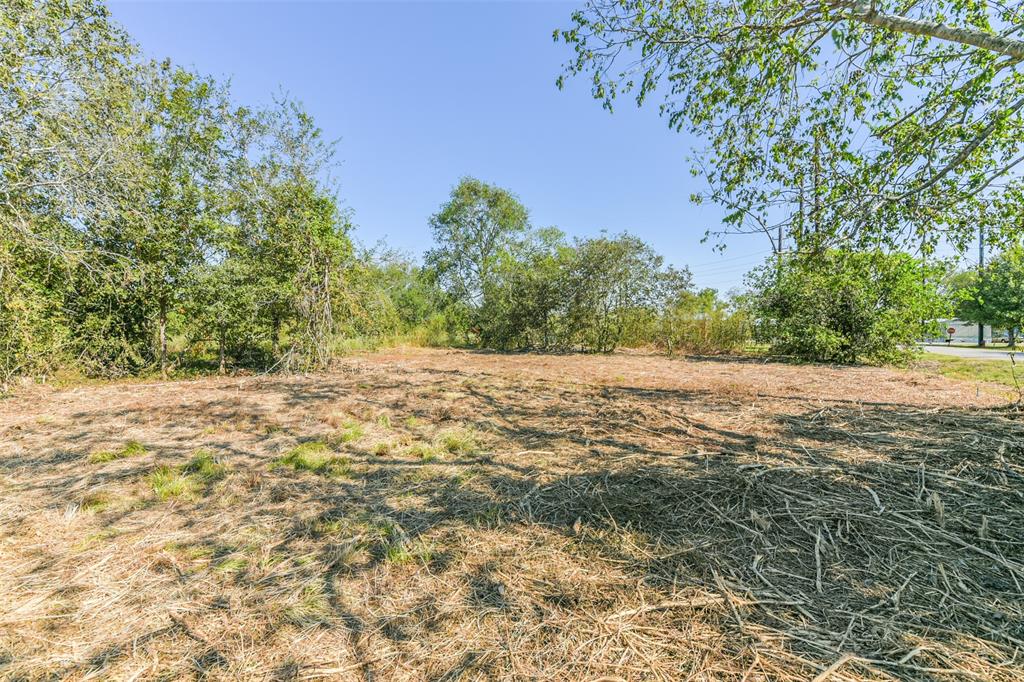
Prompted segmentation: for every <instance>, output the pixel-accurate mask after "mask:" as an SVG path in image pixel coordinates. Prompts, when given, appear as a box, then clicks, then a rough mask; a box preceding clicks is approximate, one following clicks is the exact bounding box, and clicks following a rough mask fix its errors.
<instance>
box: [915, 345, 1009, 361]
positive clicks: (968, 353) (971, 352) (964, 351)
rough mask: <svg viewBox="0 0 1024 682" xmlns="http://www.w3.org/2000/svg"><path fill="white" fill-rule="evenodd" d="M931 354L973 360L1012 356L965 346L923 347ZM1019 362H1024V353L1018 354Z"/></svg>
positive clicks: (1006, 353) (1005, 358)
mask: <svg viewBox="0 0 1024 682" xmlns="http://www.w3.org/2000/svg"><path fill="white" fill-rule="evenodd" d="M921 348H923V349H924V350H925V351H927V352H929V353H938V354H940V355H954V356H956V357H958V358H971V359H973V360H1009V359H1010V354H1009V353H1008V352H1006V351H1003V350H994V349H993V350H986V349H984V348H970V347H964V346H946V345H945V344H943V345H941V346H933V345H931V344H929V345H923V344H922V345H921ZM1017 361H1018V362H1024V353H1018V354H1017Z"/></svg>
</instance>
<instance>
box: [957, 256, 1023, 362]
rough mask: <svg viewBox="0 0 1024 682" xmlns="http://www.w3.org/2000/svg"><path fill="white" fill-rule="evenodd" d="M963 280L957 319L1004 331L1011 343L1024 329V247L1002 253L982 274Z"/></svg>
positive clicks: (969, 274) (969, 273)
mask: <svg viewBox="0 0 1024 682" xmlns="http://www.w3.org/2000/svg"><path fill="white" fill-rule="evenodd" d="M964 274H965V275H966V277H961V278H960V282H959V283H960V285H961V286H960V287H959V291H957V292H956V293H957V299H958V300H957V316H958V317H960V318H961V319H964V320H969V321H971V322H975V323H979V324H987V325H992V326H993V327H997V328H1000V329H1005V330H1007V332H1008V333H1009V335H1010V342H1011V344H1015V343H1016V332H1017V330H1019V329H1024V246H1021V245H1020V244H1017V245H1014V246H1011V247H1009V248H1007V249H1005V250H1003V251H1002V252H1001V253H1000V254H998V255H997V256H996V257H995V258H993V259H992V261H991V262H990V263H989V264H988V265H987V266H986V267H985V268H984V269H982V270H981V271H980V272H979V271H977V270H972V271H970V272H968V273H964Z"/></svg>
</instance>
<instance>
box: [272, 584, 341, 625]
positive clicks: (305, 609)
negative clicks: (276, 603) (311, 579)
mask: <svg viewBox="0 0 1024 682" xmlns="http://www.w3.org/2000/svg"><path fill="white" fill-rule="evenodd" d="M331 615H332V609H331V603H330V601H329V600H328V599H327V595H326V594H324V591H323V589H322V588H321V587H319V586H318V585H307V586H306V587H304V588H302V591H301V592H300V593H299V595H298V597H297V599H296V600H295V602H294V603H293V604H292V605H291V606H289V607H288V608H286V609H285V610H284V617H285V619H287V620H288V622H290V623H291V624H292V625H294V626H296V627H300V628H308V627H313V626H316V625H326V624H327V623H329V622H330V619H331Z"/></svg>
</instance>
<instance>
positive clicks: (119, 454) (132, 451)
mask: <svg viewBox="0 0 1024 682" xmlns="http://www.w3.org/2000/svg"><path fill="white" fill-rule="evenodd" d="M144 454H146V446H145V445H143V444H142V443H140V442H139V441H137V440H130V441H128V442H127V443H125V444H124V445H123V446H121V448H120V449H118V450H100V451H97V452H94V453H92V454H91V455H89V461H90V462H92V463H93V464H102V463H104V462H112V461H114V460H115V459H125V458H126V457H139V456H141V455H144Z"/></svg>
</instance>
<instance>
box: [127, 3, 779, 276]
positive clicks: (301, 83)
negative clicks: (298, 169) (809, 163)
mask: <svg viewBox="0 0 1024 682" xmlns="http://www.w3.org/2000/svg"><path fill="white" fill-rule="evenodd" d="M576 5H577V3H572V2H536V1H534V2H484V1H479V2H423V1H421V2H412V3H400V2H310V3H294V2H197V1H193V2H162V1H160V2H157V1H152V0H148V1H145V2H142V1H135V2H117V1H115V2H111V3H110V7H111V10H112V12H113V14H114V16H115V18H116V19H117V20H118V21H120V23H121V24H122V25H123V26H124V27H125V28H126V29H127V30H128V32H129V33H131V34H132V36H133V37H134V38H135V39H136V40H137V41H138V42H139V43H140V44H141V46H142V49H143V51H144V52H145V53H146V54H147V55H148V56H150V57H155V58H161V59H162V58H165V57H170V58H171V59H172V60H174V61H175V62H177V63H179V64H182V65H185V66H190V67H194V68H195V69H197V70H199V71H201V72H203V73H207V74H210V75H213V76H216V77H220V78H230V80H231V83H232V87H231V90H232V96H233V97H234V98H235V100H237V101H238V102H239V103H246V104H260V103H267V102H268V101H270V99H271V96H272V95H273V94H274V93H276V92H279V91H282V90H283V91H285V92H287V93H289V94H290V95H291V96H293V97H295V98H296V99H299V100H301V101H302V102H303V104H304V105H305V106H306V108H307V109H308V110H309V112H310V113H311V114H312V115H313V116H314V117H315V118H316V120H317V122H318V124H319V125H320V126H321V127H322V128H323V129H324V131H325V133H326V134H327V136H328V137H329V138H340V145H339V155H338V156H339V159H340V160H341V165H340V168H339V169H338V171H337V172H336V177H337V178H338V179H339V180H340V185H341V197H342V199H343V201H344V203H345V204H346V205H347V206H348V207H349V208H350V209H351V210H352V211H353V213H354V222H355V224H356V226H357V228H356V232H355V236H356V238H357V239H358V240H359V241H360V242H361V243H363V244H367V245H369V244H372V243H374V242H376V241H378V240H381V239H383V240H386V241H387V242H388V244H389V245H391V246H394V247H396V248H399V249H401V250H402V251H405V252H407V253H409V254H411V255H414V256H419V255H420V254H421V253H422V252H423V251H424V250H425V249H427V248H429V246H430V233H429V229H428V227H427V219H428V217H429V216H430V214H431V213H433V212H435V211H436V210H437V208H438V206H439V205H440V204H441V203H442V202H443V201H444V200H445V198H446V197H447V195H448V192H449V190H450V189H451V187H452V185H453V184H455V182H457V180H458V178H459V177H461V176H463V175H473V176H476V177H478V178H480V179H482V180H485V181H487V182H491V183H495V184H498V185H501V186H503V187H506V188H508V189H511V190H512V191H514V192H515V193H516V194H518V195H519V197H520V198H521V199H522V201H523V203H524V204H525V205H526V206H527V207H528V208H529V209H530V212H531V217H532V220H533V223H534V225H536V226H547V225H555V226H558V227H560V228H561V229H563V230H565V231H566V232H567V233H569V234H570V235H578V236H585V235H593V234H597V233H598V232H599V231H600V230H602V229H606V230H608V231H609V232H620V231H623V230H628V231H630V232H632V233H634V234H636V235H638V236H640V237H642V238H643V239H645V240H647V241H648V242H650V243H651V244H652V245H653V246H654V247H655V248H656V249H657V250H658V251H659V252H660V253H662V254H663V255H664V256H665V258H666V260H667V261H668V262H670V263H672V264H674V265H677V266H683V265H686V266H689V267H690V268H691V270H692V271H693V273H694V276H695V281H696V283H697V284H698V285H700V286H713V287H716V288H719V289H722V290H726V289H728V288H730V287H733V286H737V285H739V284H741V282H742V276H743V273H744V272H745V271H746V270H748V269H750V268H751V267H753V266H754V265H756V264H758V263H759V262H760V261H761V260H762V259H763V258H764V255H765V254H766V253H767V252H768V251H769V250H770V245H769V243H768V241H767V239H766V238H765V237H763V236H762V237H757V236H749V237H733V238H731V239H730V241H729V242H728V244H729V248H728V249H727V251H726V253H725V254H724V255H719V254H716V253H714V252H713V250H712V248H711V244H701V243H700V240H701V237H702V236H703V235H704V232H705V230H707V229H709V228H712V229H714V228H715V227H717V225H718V221H719V218H720V215H721V214H720V211H719V210H718V209H717V208H716V207H714V206H701V207H698V206H694V205H693V204H691V203H690V201H689V197H690V195H691V193H692V192H694V191H695V190H698V189H700V188H701V181H700V180H699V179H697V178H693V177H692V176H691V175H690V169H689V165H688V164H687V161H686V158H687V156H688V154H689V152H690V151H691V149H692V148H693V147H694V146H695V144H696V143H695V141H694V140H693V139H691V138H690V137H688V136H686V135H683V134H679V133H675V132H672V131H670V130H669V129H668V127H667V126H666V124H665V121H664V120H662V119H661V118H659V116H658V113H657V110H656V108H655V107H653V106H647V107H646V108H644V109H641V110H638V109H636V107H635V106H633V105H632V104H631V103H628V102H626V101H623V102H622V103H621V104H620V105H619V106H618V107H617V109H616V111H615V113H614V114H609V113H608V112H606V111H604V110H603V109H602V108H601V106H600V104H599V103H598V102H597V101H595V100H593V99H592V98H591V97H590V94H589V92H588V90H587V88H586V83H585V82H584V81H583V80H578V81H576V82H572V81H570V82H569V84H568V87H567V88H566V90H564V91H559V90H558V89H557V88H556V87H555V85H554V82H555V78H556V77H557V76H558V74H559V72H560V70H561V65H562V63H563V62H564V61H565V60H566V59H567V58H568V56H569V50H568V48H567V47H566V46H565V45H563V44H561V43H554V42H553V41H552V38H551V33H552V31H553V30H554V29H555V28H556V27H565V26H567V25H568V23H569V22H568V19H569V15H570V13H571V12H572V10H573V9H574V8H575V6H576Z"/></svg>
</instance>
